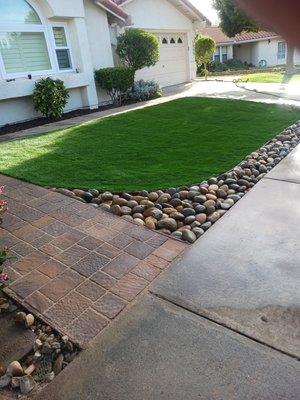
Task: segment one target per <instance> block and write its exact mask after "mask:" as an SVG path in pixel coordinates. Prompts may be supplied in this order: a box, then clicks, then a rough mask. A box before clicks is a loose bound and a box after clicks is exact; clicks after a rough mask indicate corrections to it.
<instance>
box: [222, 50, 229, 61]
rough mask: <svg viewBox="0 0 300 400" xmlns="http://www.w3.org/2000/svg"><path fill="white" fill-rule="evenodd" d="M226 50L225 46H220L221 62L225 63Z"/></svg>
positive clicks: (226, 57)
mask: <svg viewBox="0 0 300 400" xmlns="http://www.w3.org/2000/svg"><path fill="white" fill-rule="evenodd" d="M227 49H228V47H227V46H222V62H225V61H227V59H228V55H227Z"/></svg>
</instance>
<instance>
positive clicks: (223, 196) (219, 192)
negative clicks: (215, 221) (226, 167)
mask: <svg viewBox="0 0 300 400" xmlns="http://www.w3.org/2000/svg"><path fill="white" fill-rule="evenodd" d="M217 196H218V197H219V198H221V199H226V197H227V193H226V192H225V190H223V189H218V190H217Z"/></svg>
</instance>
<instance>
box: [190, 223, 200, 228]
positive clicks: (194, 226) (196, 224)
mask: <svg viewBox="0 0 300 400" xmlns="http://www.w3.org/2000/svg"><path fill="white" fill-rule="evenodd" d="M200 226H201V223H200V222H198V221H194V222H193V223H192V224H191V228H192V229H193V228H199V227H200Z"/></svg>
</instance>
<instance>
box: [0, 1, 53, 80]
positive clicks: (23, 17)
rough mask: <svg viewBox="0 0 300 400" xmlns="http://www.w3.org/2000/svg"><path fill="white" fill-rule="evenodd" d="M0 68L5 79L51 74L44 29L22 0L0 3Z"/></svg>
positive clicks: (26, 3)
mask: <svg viewBox="0 0 300 400" xmlns="http://www.w3.org/2000/svg"><path fill="white" fill-rule="evenodd" d="M0 67H1V69H2V70H3V73H4V76H5V75H6V76H8V77H10V76H12V77H15V76H26V75H29V74H31V73H34V72H36V71H39V72H41V71H42V72H50V71H52V65H51V61H50V57H49V50H48V43H47V37H46V29H45V26H44V25H43V24H42V21H41V19H40V17H39V16H38V14H37V13H36V11H35V10H34V9H33V8H32V7H31V6H30V4H29V3H28V2H27V1H25V0H9V1H7V0H0Z"/></svg>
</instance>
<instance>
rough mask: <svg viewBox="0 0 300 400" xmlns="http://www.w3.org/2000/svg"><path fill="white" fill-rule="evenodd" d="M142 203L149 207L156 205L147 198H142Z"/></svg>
mask: <svg viewBox="0 0 300 400" xmlns="http://www.w3.org/2000/svg"><path fill="white" fill-rule="evenodd" d="M140 204H141V206H146V207H147V208H150V207H154V203H153V202H152V201H150V200H147V199H144V200H142V201H141V202H140Z"/></svg>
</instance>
